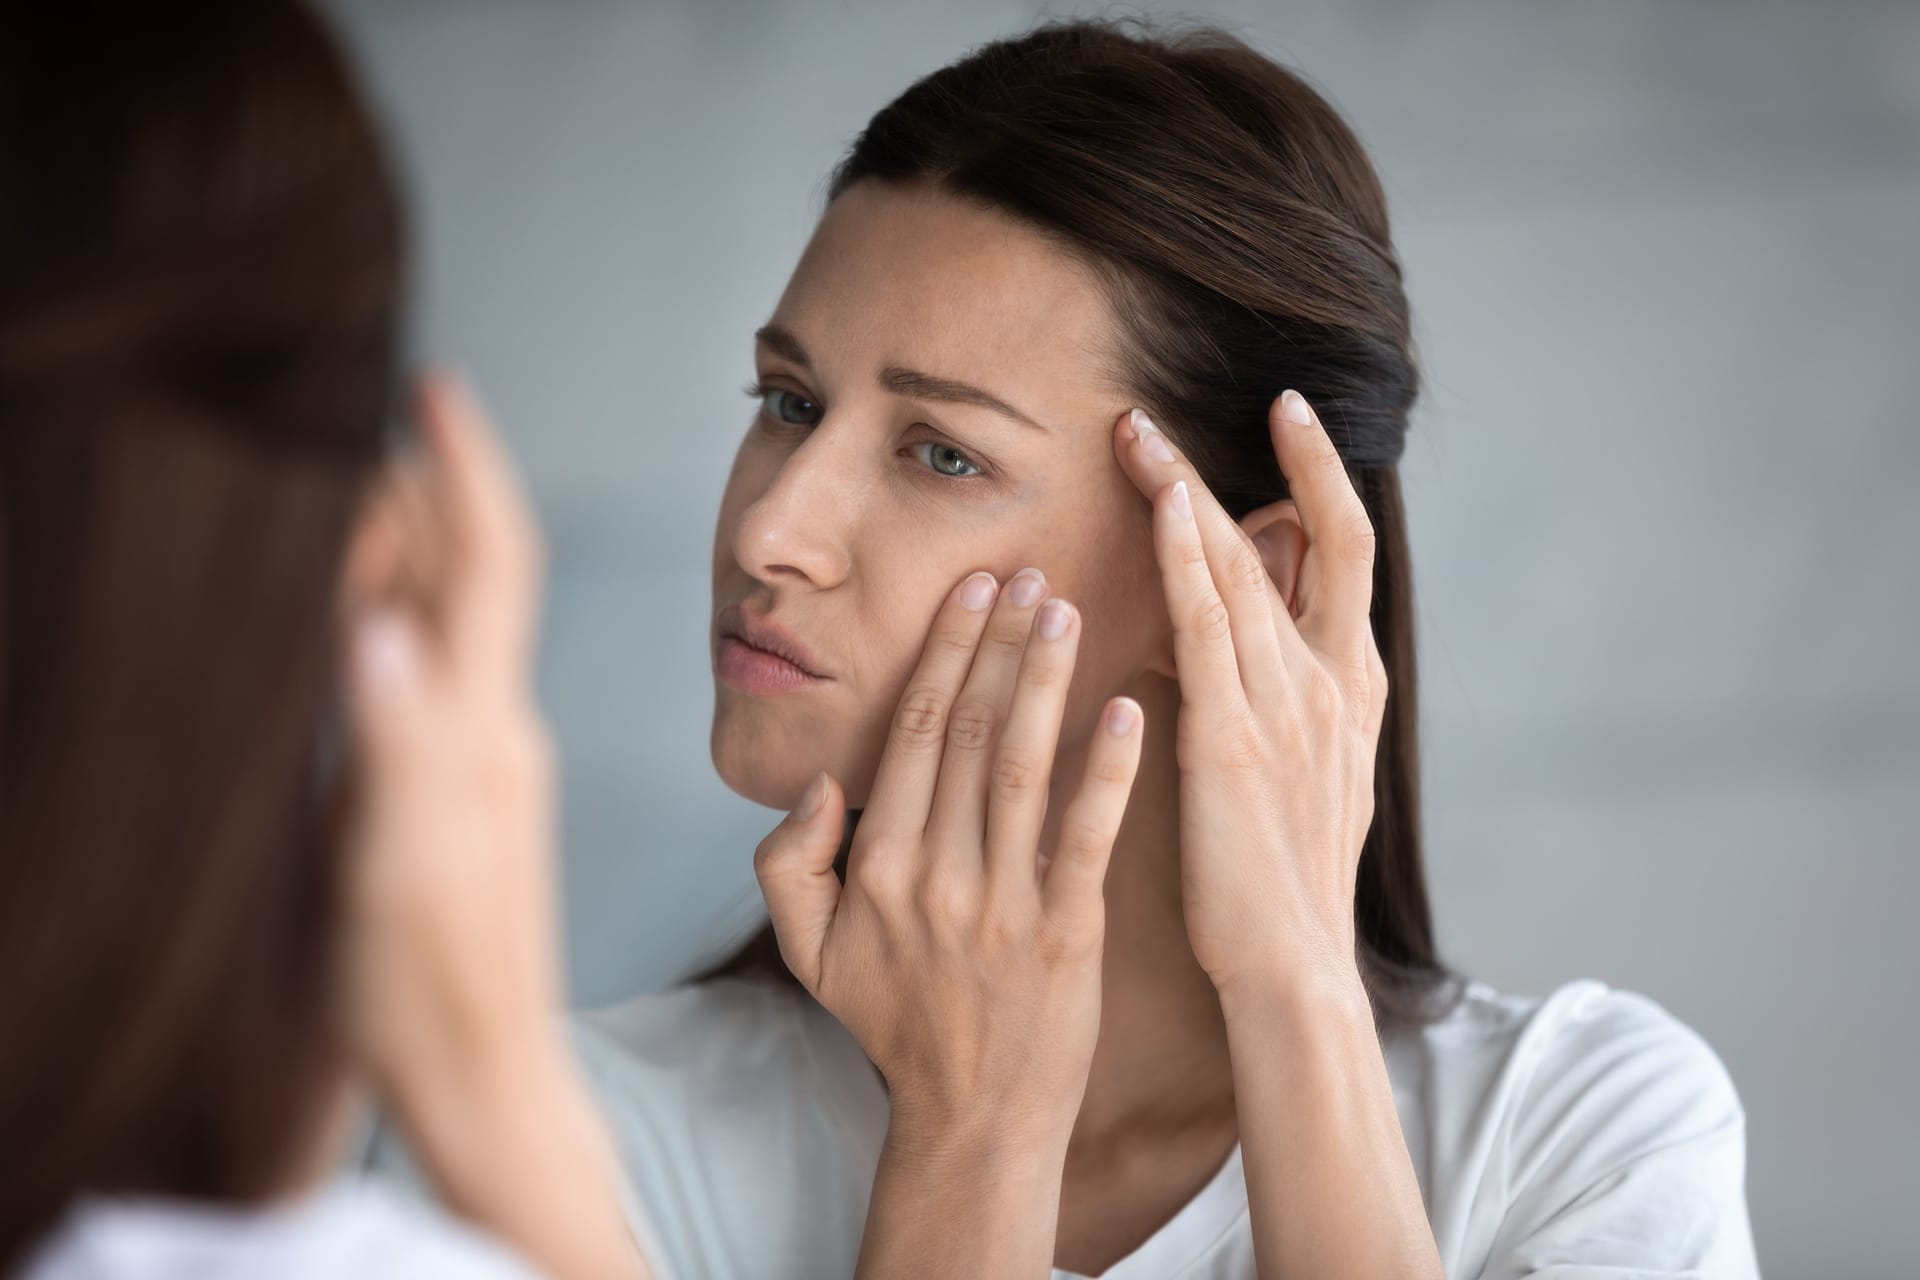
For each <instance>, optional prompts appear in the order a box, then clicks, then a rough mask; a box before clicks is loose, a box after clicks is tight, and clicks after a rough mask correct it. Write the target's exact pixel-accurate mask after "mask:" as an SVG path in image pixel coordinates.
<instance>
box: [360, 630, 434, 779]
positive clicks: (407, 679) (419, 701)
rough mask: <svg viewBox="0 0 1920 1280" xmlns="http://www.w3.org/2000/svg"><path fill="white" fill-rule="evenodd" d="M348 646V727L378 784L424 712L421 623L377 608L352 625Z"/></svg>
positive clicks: (364, 766)
mask: <svg viewBox="0 0 1920 1280" xmlns="http://www.w3.org/2000/svg"><path fill="white" fill-rule="evenodd" d="M346 648H347V652H346V655H345V657H346V663H345V665H346V680H345V687H346V731H347V734H348V737H349V740H350V742H351V745H352V751H353V755H354V758H355V759H356V760H357V761H358V762H359V764H360V766H361V768H362V771H363V772H365V773H366V774H368V775H369V776H370V779H371V782H372V784H374V785H378V784H379V782H380V780H381V779H382V778H383V777H384V776H385V775H386V772H387V770H386V769H385V768H383V766H384V765H385V763H386V762H387V761H389V760H391V759H393V758H394V756H395V754H396V753H398V752H400V751H402V750H404V749H405V746H406V743H407V742H408V741H409V740H410V739H411V736H412V733H413V726H414V725H415V724H417V723H418V721H419V718H420V716H421V714H422V711H423V705H424V698H425V694H424V690H423V687H422V682H423V678H424V676H423V670H422V667H423V663H424V662H425V655H424V653H423V646H422V644H421V638H420V634H419V628H418V626H417V625H416V624H415V623H414V622H413V621H412V620H410V619H409V618H407V617H406V616H405V615H404V614H402V613H400V612H399V611H398V610H396V609H392V608H382V609H376V610H373V611H370V612H369V613H367V614H365V615H363V616H361V617H359V618H356V619H354V620H353V621H352V622H351V623H350V624H349V629H348V632H347V636H346Z"/></svg>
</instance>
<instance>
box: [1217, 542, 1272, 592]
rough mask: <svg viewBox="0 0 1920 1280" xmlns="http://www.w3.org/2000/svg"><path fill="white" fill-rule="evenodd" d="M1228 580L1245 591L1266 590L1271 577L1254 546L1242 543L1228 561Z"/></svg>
mask: <svg viewBox="0 0 1920 1280" xmlns="http://www.w3.org/2000/svg"><path fill="white" fill-rule="evenodd" d="M1227 581H1228V583H1230V584H1231V585H1232V586H1234V587H1235V588H1237V589H1239V590H1240V591H1243V592H1253V591H1261V590H1264V589H1265V588H1266V586H1267V584H1268V583H1269V582H1270V581H1271V579H1270V578H1269V577H1268V575H1267V566H1266V565H1265V564H1264V563H1262V561H1261V559H1260V557H1259V555H1258V554H1257V553H1256V552H1255V551H1254V550H1253V548H1252V547H1249V546H1245V545H1242V546H1241V547H1240V548H1239V549H1238V550H1237V551H1235V552H1234V554H1233V556H1232V558H1231V559H1230V560H1229V561H1228V562H1227Z"/></svg>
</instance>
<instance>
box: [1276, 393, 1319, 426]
mask: <svg viewBox="0 0 1920 1280" xmlns="http://www.w3.org/2000/svg"><path fill="white" fill-rule="evenodd" d="M1280 416H1281V417H1282V418H1285V419H1286V420H1287V421H1288V422H1291V423H1293V424H1294V425H1295V426H1301V427H1304V426H1306V425H1307V424H1308V423H1310V422H1312V421H1313V410H1311V409H1309V408H1307V398H1306V397H1305V396H1303V395H1301V394H1300V393H1299V392H1298V391H1292V390H1288V391H1282V392H1281V393H1280Z"/></svg>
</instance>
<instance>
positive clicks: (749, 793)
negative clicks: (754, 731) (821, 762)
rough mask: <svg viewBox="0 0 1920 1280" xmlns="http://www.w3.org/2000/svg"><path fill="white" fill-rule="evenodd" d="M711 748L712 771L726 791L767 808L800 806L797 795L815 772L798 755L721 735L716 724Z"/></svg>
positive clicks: (803, 758)
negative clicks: (717, 775) (723, 784)
mask: <svg viewBox="0 0 1920 1280" xmlns="http://www.w3.org/2000/svg"><path fill="white" fill-rule="evenodd" d="M711 748H712V754H713V769H714V772H715V773H717V774H719V775H720V781H721V782H723V783H725V784H726V786H727V790H729V791H731V792H733V793H734V794H735V795H737V796H739V797H740V798H741V799H743V800H751V801H753V802H754V803H755V804H759V805H765V806H766V807H767V808H769V809H791V808H793V807H794V805H796V804H798V803H800V796H801V793H802V792H804V791H805V790H806V789H807V784H808V783H809V782H812V781H813V779H814V775H815V773H816V772H818V769H817V767H814V766H812V765H810V764H809V762H808V761H807V759H806V757H805V756H804V755H803V754H802V753H799V752H792V751H778V750H771V749H769V747H768V745H767V744H765V743H762V742H752V741H741V740H740V737H739V735H736V734H729V733H725V732H723V731H722V729H721V726H720V725H719V724H717V723H716V724H715V726H714V732H713V739H712V743H711Z"/></svg>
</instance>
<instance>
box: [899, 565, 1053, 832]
mask: <svg viewBox="0 0 1920 1280" xmlns="http://www.w3.org/2000/svg"><path fill="white" fill-rule="evenodd" d="M1046 595H1047V579H1046V575H1045V574H1043V573H1041V572H1040V571H1039V570H1038V569H1022V570H1021V571H1020V572H1018V573H1016V574H1014V575H1013V577H1011V578H1009V579H1008V580H1007V589H1006V590H1005V591H1002V592H1001V593H1000V599H999V601H998V602H997V603H996V604H995V605H994V607H993V613H992V616H991V617H989V618H988V620H987V626H986V631H985V632H984V633H983V634H982V635H981V637H980V646H979V649H978V651H977V652H975V653H974V655H973V668H972V670H970V671H968V672H967V681H966V684H965V685H964V686H963V687H962V688H961V690H960V695H959V696H958V697H957V698H955V699H954V703H953V713H952V714H951V715H950V716H949V717H948V720H947V744H946V753H945V755H944V756H943V758H942V759H941V761H940V776H939V781H938V782H937V783H936V784H935V786H934V796H933V809H932V814H931V817H930V818H929V820H928V823H927V833H928V835H929V836H931V837H933V839H934V847H935V848H936V849H939V850H942V851H961V850H964V851H966V853H967V856H969V857H970V858H972V859H973V866H974V867H975V868H979V867H982V866H983V865H984V863H983V861H982V859H981V855H982V853H983V852H984V846H985V844H986V839H987V792H988V787H989V784H990V782H991V779H992V773H993V760H994V754H995V752H996V751H997V750H998V747H999V744H1000V739H1001V736H1002V734H1001V730H1002V728H1003V727H1004V726H1005V724H1006V722H1007V714H1008V709H1009V708H1010V706H1011V705H1012V702H1013V689H1014V684H1015V682H1016V681H1017V680H1018V678H1019V675H1020V665H1021V663H1022V661H1023V660H1024V659H1025V656H1026V652H1027V642H1028V639H1029V637H1031V636H1032V635H1033V624H1034V615H1035V612H1036V610H1037V609H1038V608H1039V605H1040V602H1041V601H1042V600H1044V599H1045V598H1046Z"/></svg>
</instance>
